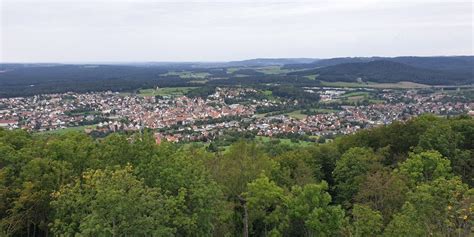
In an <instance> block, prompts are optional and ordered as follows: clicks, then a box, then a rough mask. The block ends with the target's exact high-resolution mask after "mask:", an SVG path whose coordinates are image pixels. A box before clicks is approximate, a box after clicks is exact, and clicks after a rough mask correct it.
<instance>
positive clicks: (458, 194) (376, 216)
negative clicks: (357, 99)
mask: <svg viewBox="0 0 474 237" xmlns="http://www.w3.org/2000/svg"><path fill="white" fill-rule="evenodd" d="M473 141H474V120H473V119H472V118H470V117H467V116H460V117H454V118H449V119H446V118H439V117H435V116H430V115H425V116H421V117H418V118H416V119H412V120H410V121H407V122H403V123H402V122H396V123H393V124H391V125H388V126H383V127H378V128H374V129H370V130H363V131H361V132H358V133H356V134H354V135H348V136H342V137H338V138H336V139H335V140H334V141H333V142H330V143H325V144H314V145H310V146H297V145H292V144H285V143H273V142H258V141H251V140H240V141H236V142H234V143H233V144H231V145H230V146H228V147H225V149H224V150H223V149H208V147H207V146H208V145H202V144H197V143H191V144H171V143H167V142H163V143H161V144H158V145H157V144H156V142H155V139H154V137H153V134H151V133H148V132H145V133H141V134H140V133H136V134H133V135H123V134H110V135H108V136H107V137H105V138H100V139H93V138H91V137H90V136H88V135H86V134H84V133H80V132H71V133H66V134H62V135H43V134H37V133H36V134H31V133H27V132H25V131H22V130H12V131H7V130H1V129H0V177H1V178H0V235H2V236H471V235H472V228H473V226H474V223H473V214H472V209H473V207H474V204H473V199H474V189H473V185H474V179H473V178H474V177H473V175H474V170H473V169H474V142H473Z"/></svg>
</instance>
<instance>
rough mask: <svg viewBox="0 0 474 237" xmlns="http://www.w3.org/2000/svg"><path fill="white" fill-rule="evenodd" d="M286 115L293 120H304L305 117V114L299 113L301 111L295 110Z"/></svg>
mask: <svg viewBox="0 0 474 237" xmlns="http://www.w3.org/2000/svg"><path fill="white" fill-rule="evenodd" d="M286 115H288V116H289V117H292V118H295V119H304V118H306V117H307V115H306V114H302V113H301V110H295V111H293V112H290V113H286Z"/></svg>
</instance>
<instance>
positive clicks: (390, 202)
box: [355, 169, 409, 223]
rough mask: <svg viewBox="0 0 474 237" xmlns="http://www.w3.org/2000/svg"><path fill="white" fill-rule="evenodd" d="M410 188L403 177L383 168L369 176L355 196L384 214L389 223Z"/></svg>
mask: <svg viewBox="0 0 474 237" xmlns="http://www.w3.org/2000/svg"><path fill="white" fill-rule="evenodd" d="M408 191H409V189H408V187H407V185H406V183H405V181H404V179H403V178H402V177H400V176H399V175H395V174H392V173H391V172H390V171H389V170H387V169H383V170H379V171H376V172H375V173H373V174H370V175H369V176H367V178H366V180H365V181H364V183H363V184H362V185H361V187H360V189H359V192H358V193H357V195H356V196H355V200H356V202H357V203H360V204H363V205H366V206H369V207H370V208H372V209H373V210H376V211H379V212H380V213H381V214H382V217H383V220H384V223H388V222H389V221H390V219H391V218H392V216H393V214H395V213H397V212H398V211H399V210H400V209H401V208H402V205H403V204H404V203H405V199H406V194H407V193H408Z"/></svg>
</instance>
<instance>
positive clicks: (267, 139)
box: [255, 136, 314, 146]
mask: <svg viewBox="0 0 474 237" xmlns="http://www.w3.org/2000/svg"><path fill="white" fill-rule="evenodd" d="M255 140H256V141H260V142H270V141H274V140H280V142H281V144H287V145H292V146H295V145H296V146H298V145H301V146H309V145H311V144H314V143H313V142H308V141H299V142H292V141H291V139H288V138H273V137H265V136H255Z"/></svg>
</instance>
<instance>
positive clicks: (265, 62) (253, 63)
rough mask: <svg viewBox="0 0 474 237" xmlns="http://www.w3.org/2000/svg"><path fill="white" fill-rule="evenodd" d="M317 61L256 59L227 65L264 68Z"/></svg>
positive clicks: (309, 59) (310, 59) (305, 59)
mask: <svg viewBox="0 0 474 237" xmlns="http://www.w3.org/2000/svg"><path fill="white" fill-rule="evenodd" d="M315 61H317V59H314V58H256V59H249V60H242V61H231V62H227V63H225V66H227V67H264V66H282V65H285V64H302V63H312V62H315Z"/></svg>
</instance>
